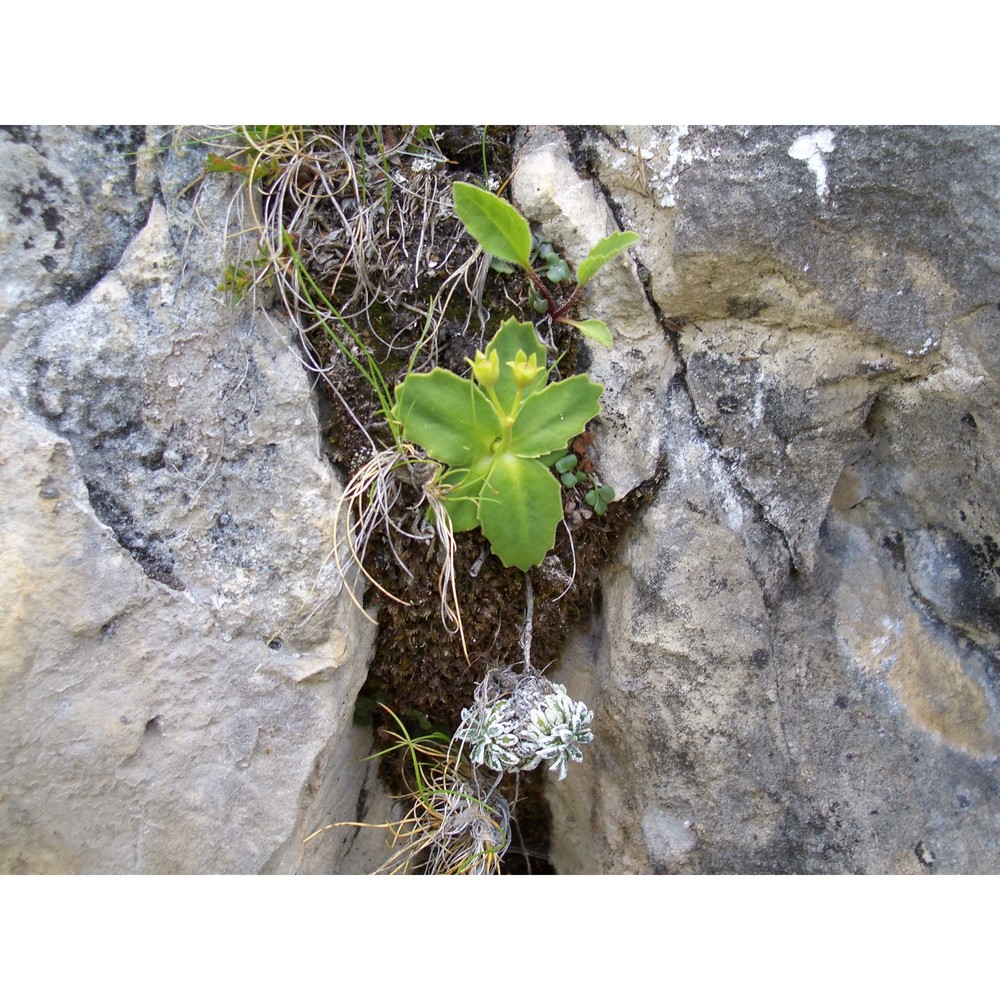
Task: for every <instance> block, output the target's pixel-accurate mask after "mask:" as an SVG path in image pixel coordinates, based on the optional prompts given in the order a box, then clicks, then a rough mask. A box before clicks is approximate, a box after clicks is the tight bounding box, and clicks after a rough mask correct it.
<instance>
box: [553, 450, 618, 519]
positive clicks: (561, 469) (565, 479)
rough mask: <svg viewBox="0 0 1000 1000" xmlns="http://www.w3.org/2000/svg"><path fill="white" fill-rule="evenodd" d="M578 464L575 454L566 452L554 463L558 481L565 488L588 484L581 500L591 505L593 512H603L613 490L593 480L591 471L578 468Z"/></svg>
mask: <svg viewBox="0 0 1000 1000" xmlns="http://www.w3.org/2000/svg"><path fill="white" fill-rule="evenodd" d="M579 464H580V460H579V458H577V456H576V455H573V454H569V453H567V454H566V455H563V457H562V458H560V459H559V460H558V461H557V462H556V463H555V470H556V472H558V473H559V481H560V482H561V483H562V484H563V487H564V488H565V489H567V490H572V489H576V487H578V486H583V485H586V484H588V483H589V484H590V489H588V490H587V491H586V492H585V493H584V495H583V501H584V503H585V504H587V506H588V507H593V509H594V513H595V514H603V513H604V512H605V511H606V510H607V509H608V504H609V503H611V501H612V500H614V498H615V491H614V490H613V489H612V488H611V487H610V486H607V485H602V484H600V483H597V482H593V480H592V473H590V472H587V471H584V470H582V469H580V468H578V466H579Z"/></svg>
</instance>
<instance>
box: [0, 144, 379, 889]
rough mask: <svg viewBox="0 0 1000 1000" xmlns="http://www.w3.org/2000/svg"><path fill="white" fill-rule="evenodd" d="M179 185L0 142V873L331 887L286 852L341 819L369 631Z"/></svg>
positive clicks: (219, 236) (288, 431)
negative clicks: (214, 877)
mask: <svg viewBox="0 0 1000 1000" xmlns="http://www.w3.org/2000/svg"><path fill="white" fill-rule="evenodd" d="M203 160H204V155H203V153H199V152H198V151H197V150H189V149H187V148H185V147H183V146H181V145H179V144H177V145H172V136H171V133H166V132H163V131H155V130H150V132H149V134H147V133H146V130H144V129H140V130H135V129H80V128H42V129H9V130H6V131H0V176H3V178H4V179H5V182H4V184H3V185H0V215H2V219H3V227H2V242H0V254H2V255H3V261H4V263H3V275H4V277H3V286H2V289H0V385H2V388H0V480H2V485H0V510H2V517H0V536H2V541H0V607H2V615H0V631H2V640H0V712H2V726H0V773H2V774H3V776H4V778H3V783H2V788H0V870H2V871H7V872H65V873H75V872H86V873H128V872H135V873H164V872H170V873H178V872H185V873H202V872H207V873H252V872H258V871H279V872H292V871H298V870H315V869H316V868H320V867H325V868H326V870H337V869H345V870H352V869H351V866H350V864H349V863H348V862H346V861H345V860H344V857H345V852H346V849H347V847H348V846H350V844H349V841H350V839H351V838H345V837H343V836H338V837H333V836H331V837H328V838H325V839H324V838H317V840H316V841H313V842H311V846H310V847H307V848H303V847H302V846H301V840H302V838H303V836H304V835H305V834H307V833H309V832H311V831H312V830H314V829H316V828H317V827H318V826H321V825H323V823H324V822H328V821H329V816H330V812H331V810H332V811H333V812H334V813H335V814H337V815H340V816H347V817H348V818H353V817H354V816H355V813H356V810H357V805H356V802H357V798H358V792H359V788H360V787H361V782H362V780H363V774H364V765H363V764H359V763H358V761H360V759H361V757H363V756H364V749H363V748H359V747H358V746H356V745H355V742H356V737H355V735H354V734H353V733H352V726H351V712H352V709H353V704H354V700H355V696H356V693H357V691H358V689H359V687H360V685H361V683H362V682H363V680H364V675H365V669H366V663H367V657H368V655H369V648H370V644H371V639H372V627H371V626H370V625H369V624H368V623H367V622H365V621H364V620H363V619H361V618H360V616H359V615H358V614H357V613H356V612H355V611H354V608H353V606H352V605H351V604H350V602H349V601H348V600H347V598H346V595H345V594H344V593H343V590H342V586H341V583H340V580H339V577H338V576H337V574H336V572H335V571H333V570H332V569H331V567H330V565H329V562H328V558H327V557H328V556H329V552H330V545H331V541H330V539H331V525H332V517H333V505H334V502H335V501H336V499H337V497H338V495H339V489H340V487H339V484H338V483H337V482H336V480H335V478H334V477H333V476H332V474H331V471H330V468H329V466H328V464H327V463H326V461H325V460H324V459H323V458H322V457H321V455H320V432H319V426H318V419H317V414H316V411H315V406H314V401H313V397H312V394H311V391H310V386H309V384H308V381H307V379H306V376H305V374H304V372H303V369H302V366H301V363H300V361H299V359H298V357H297V355H296V345H295V343H294V340H293V338H292V335H291V333H290V331H289V330H288V329H286V328H285V327H284V326H283V325H282V324H281V323H280V322H279V321H278V320H276V319H275V318H274V317H271V316H269V315H267V314H265V313H264V312H263V311H260V310H258V311H254V310H252V309H251V308H250V306H249V305H245V306H243V307H241V308H238V309H235V310H233V309H231V308H230V307H229V305H228V304H227V303H226V302H224V301H223V297H222V296H221V295H220V293H219V292H218V291H217V290H216V286H217V285H218V283H219V280H220V275H221V273H222V260H223V250H224V233H225V225H226V212H227V208H228V205H229V202H230V199H232V198H233V197H234V196H236V194H237V192H236V189H235V188H231V187H230V188H227V187H226V186H225V184H209V185H205V186H203V187H201V188H200V189H197V195H196V194H195V190H196V189H191V188H188V185H190V183H191V182H192V181H193V180H194V179H196V178H197V176H198V174H199V173H200V169H201V163H202V162H203ZM185 188H188V191H187V193H184V192H185ZM359 750H360V752H359ZM367 867H368V865H367V863H365V864H363V865H362V867H361V870H366V869H367Z"/></svg>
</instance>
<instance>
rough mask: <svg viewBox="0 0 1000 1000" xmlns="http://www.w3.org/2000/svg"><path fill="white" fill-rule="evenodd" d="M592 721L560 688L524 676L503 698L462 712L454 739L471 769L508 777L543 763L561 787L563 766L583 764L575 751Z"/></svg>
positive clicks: (588, 735) (587, 738) (587, 739)
mask: <svg viewBox="0 0 1000 1000" xmlns="http://www.w3.org/2000/svg"><path fill="white" fill-rule="evenodd" d="M479 693H480V692H478V691H477V695H479ZM593 719H594V713H593V712H591V711H590V710H589V709H588V708H587V706H586V705H585V704H584V703H583V702H582V701H574V700H573V699H572V698H570V697H569V695H568V694H567V693H566V688H564V687H563V686H562V685H561V684H552V683H551V682H550V681H547V680H545V679H544V678H542V677H540V676H538V675H525V676H522V677H521V678H519V680H518V682H517V683H516V685H515V687H514V690H513V691H512V692H511V693H510V695H509V696H508V697H503V698H497V699H495V700H492V701H489V702H485V703H484V701H483V700H482V699H481V698H479V697H477V704H476V705H475V706H473V707H472V708H466V709H463V710H462V723H461V725H460V726H459V728H458V732H457V733H456V734H455V736H456V738H457V739H460V740H463V741H464V742H466V743H467V744H468V745H469V748H470V759H471V760H472V763H473V764H476V765H483V764H484V765H485V766H486V767H488V768H490V770H492V771H503V772H507V773H510V774H513V773H515V772H517V771H532V770H534V769H535V768H536V767H538V765H539V764H541V763H542V761H549V762H551V763H550V766H549V770H550V771H555V770H558V771H559V775H558V777H559V780H560V781H562V779H563V778H565V777H566V767H567V765H568V763H569V762H570V761H571V760H573V761H577V762H580V761H582V760H583V752H582V751H581V749H580V747H581V746H583V745H585V744H587V743H590V742H591V740H593V738H594V734H593V732H592V731H591V729H590V723H591V722H592V721H593Z"/></svg>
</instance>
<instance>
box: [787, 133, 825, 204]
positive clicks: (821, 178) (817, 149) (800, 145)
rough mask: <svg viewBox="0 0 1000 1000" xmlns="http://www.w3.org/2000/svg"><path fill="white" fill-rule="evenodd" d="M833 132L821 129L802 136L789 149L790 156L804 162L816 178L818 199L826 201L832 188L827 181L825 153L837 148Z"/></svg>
mask: <svg viewBox="0 0 1000 1000" xmlns="http://www.w3.org/2000/svg"><path fill="white" fill-rule="evenodd" d="M833 140H834V135H833V131H832V130H831V129H828V128H821V129H820V130H819V131H818V132H810V133H809V134H808V135H800V136H799V137H798V139H796V140H795V142H793V143H792V144H791V146H789V147H788V155H789V156H790V157H792V159H794V160H804V161H805V164H806V166H807V167H808V168H809V169H810V170H811V171H812V173H813V176H814V177H815V178H816V197H817V198H819V199H820V200H821V201H826V200H827V198H828V197H829V195H830V187H829V185H828V184H827V179H826V161H825V160H824V159H823V154H824V153H832V152H833V151H834V149H835V148H836V144H835V143H834V141H833Z"/></svg>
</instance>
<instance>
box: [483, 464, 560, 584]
mask: <svg viewBox="0 0 1000 1000" xmlns="http://www.w3.org/2000/svg"><path fill="white" fill-rule="evenodd" d="M562 516H563V510H562V496H561V492H560V489H559V481H558V480H557V479H556V478H555V477H554V476H553V475H552V473H551V472H549V470H548V469H546V468H545V466H544V465H542V464H541V463H540V462H537V461H535V460H534V459H530V458H519V457H518V456H517V455H511V454H503V455H498V456H497V458H496V462H495V463H494V465H493V468H492V470H491V471H490V474H489V475H488V476H487V477H486V483H485V485H484V487H483V493H482V498H481V500H480V506H479V520H480V523H481V524H482V526H483V534H484V535H485V536H486V537H487V539H489V543H490V547H491V548H492V549H493V551H494V553H496V555H497V556H499V557H500V559H501V560H502V562H503V564H504V565H505V566H516V567H517V568H518V569H523V570H528V569H531V567H532V566H537V565H538V564H539V563H540V562H541V561H542V560H543V559H544V558H545V554H546V553H547V552H548V551H549V549H551V548H552V547H553V545H555V541H556V525H557V524H558V523H559V522H560V521H561V520H562Z"/></svg>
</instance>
